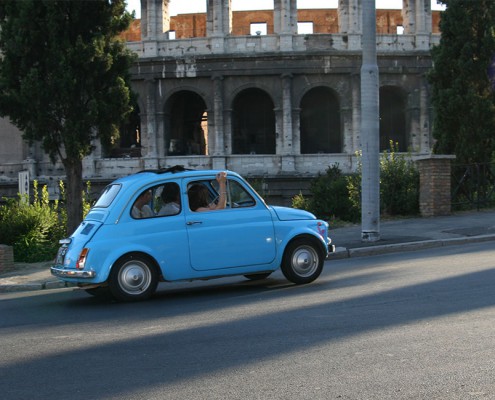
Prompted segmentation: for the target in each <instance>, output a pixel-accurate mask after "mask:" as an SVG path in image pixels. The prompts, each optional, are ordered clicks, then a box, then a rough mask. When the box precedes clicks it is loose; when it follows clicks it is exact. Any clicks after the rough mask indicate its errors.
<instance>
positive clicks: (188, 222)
mask: <svg viewBox="0 0 495 400" xmlns="http://www.w3.org/2000/svg"><path fill="white" fill-rule="evenodd" d="M202 223H203V221H187V222H186V225H197V224H202Z"/></svg>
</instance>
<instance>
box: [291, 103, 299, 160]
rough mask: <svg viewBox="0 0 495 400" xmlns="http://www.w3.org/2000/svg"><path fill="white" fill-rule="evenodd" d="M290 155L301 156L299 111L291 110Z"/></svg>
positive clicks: (296, 109) (297, 109)
mask: <svg viewBox="0 0 495 400" xmlns="http://www.w3.org/2000/svg"><path fill="white" fill-rule="evenodd" d="M292 154H294V156H295V155H299V154H301V109H300V108H297V107H296V108H293V109H292Z"/></svg>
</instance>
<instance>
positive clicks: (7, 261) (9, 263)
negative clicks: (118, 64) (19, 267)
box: [0, 244, 14, 273]
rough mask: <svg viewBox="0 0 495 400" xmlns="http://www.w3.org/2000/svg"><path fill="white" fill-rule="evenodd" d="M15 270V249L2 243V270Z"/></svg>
mask: <svg viewBox="0 0 495 400" xmlns="http://www.w3.org/2000/svg"><path fill="white" fill-rule="evenodd" d="M13 270H14V249H13V247H12V246H7V245H6V244H0V272H2V273H3V272H10V271H13Z"/></svg>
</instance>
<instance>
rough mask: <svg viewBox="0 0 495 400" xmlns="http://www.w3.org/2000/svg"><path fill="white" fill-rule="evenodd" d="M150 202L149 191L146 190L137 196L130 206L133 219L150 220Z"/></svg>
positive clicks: (151, 213)
mask: <svg viewBox="0 0 495 400" xmlns="http://www.w3.org/2000/svg"><path fill="white" fill-rule="evenodd" d="M150 200H151V190H146V191H144V192H143V193H141V194H140V195H139V197H138V198H137V199H136V201H135V202H134V205H133V206H132V212H131V214H132V216H133V217H134V218H150V217H152V216H153V211H152V210H151V207H150V206H149V202H150Z"/></svg>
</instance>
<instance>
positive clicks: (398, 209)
mask: <svg viewBox="0 0 495 400" xmlns="http://www.w3.org/2000/svg"><path fill="white" fill-rule="evenodd" d="M397 148H398V144H397V143H396V144H395V145H394V143H393V142H392V141H390V151H385V152H383V154H382V156H381V157H380V207H381V210H382V213H383V214H386V215H415V214H418V212H419V172H418V170H417V168H416V166H415V165H414V163H413V162H412V161H408V160H407V159H406V158H405V157H404V156H403V155H401V154H397Z"/></svg>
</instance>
